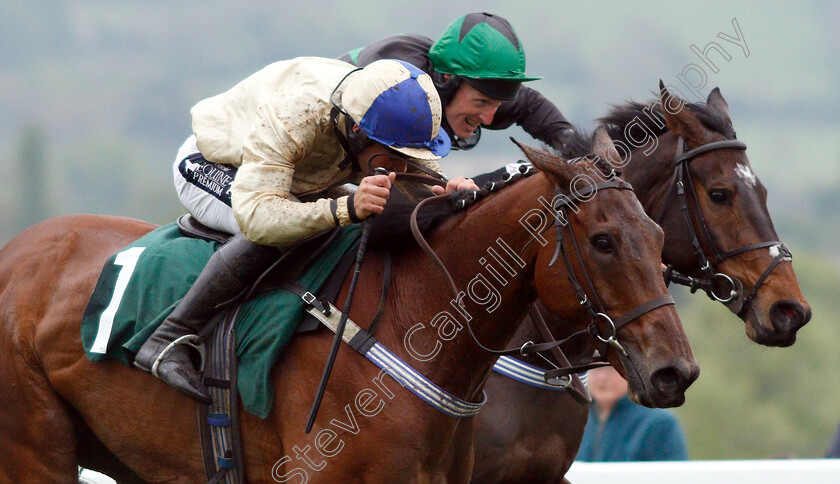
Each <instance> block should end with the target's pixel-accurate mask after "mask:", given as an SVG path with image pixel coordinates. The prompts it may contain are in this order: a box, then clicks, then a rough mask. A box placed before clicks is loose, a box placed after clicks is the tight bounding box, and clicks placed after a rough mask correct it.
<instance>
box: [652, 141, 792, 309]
mask: <svg viewBox="0 0 840 484" xmlns="http://www.w3.org/2000/svg"><path fill="white" fill-rule="evenodd" d="M724 149H734V150H746V149H747V145H746V144H745V143H744V142H743V141H738V140H723V141H714V142H711V143H707V144H704V145H701V146H699V147H697V148H694V149H693V150H688V151H686V150H685V139H683V137H681V136H680V137H678V138H677V151H676V155H675V156H674V165H675V169H674V175H673V177H672V178H671V183H670V185H669V186H668V191H667V194H666V198H665V201H664V202H663V203H662V206H661V207H660V209H659V213H658V215H657V218H656V223H657V224H659V225H662V220H663V218H664V217H665V210H666V209H667V207H668V202H669V201H670V199H671V198H672V195H675V196H676V198H677V202H678V203H679V207H680V211H681V212H682V214H683V219H684V220H685V224H686V226H687V227H688V232H689V235H690V237H691V246H692V249H693V250H694V254H695V256H696V257H697V261H698V263H699V265H700V270H701V271H702V272H704V273H705V274H706V277H700V278H695V277H689V276H685V275H682V274H679V273H677V272H676V271H674V270H673V269H672V268H671V266H668V267H667V268H666V269H665V274H664V276H665V282H666V284H667V283H670V282H674V283H676V284H680V285H684V286H688V287H690V288H691V292H695V291H696V290H697V289H702V290H704V291H705V292H706V294H708V295H709V297H710V298H712V299H714V300H716V301H719V302H721V303H723V304H725V305H726V306H727V307H729V309H730V311H732V312H733V313H735V314H737V315H738V316H739V317H741V318H743V317H744V315H745V313H746V312H747V311H748V310H749V308H750V305H751V304H752V302H753V300H754V299H755V297H756V296H757V295H758V291H759V289H760V288H761V286H762V285H763V284H764V282H765V281H766V279H767V277H768V276H770V273H771V272H773V269H775V268H776V266H778V265H779V264H780V263H781V262H783V261H785V260H787V261H790V260H791V259H792V254H791V252H790V249H788V247H787V246H786V245H785V244H784V243H783V242H781V241H778V240H771V241H766V242H758V243H755V244H749V245H745V246H742V247H738V248H736V249H732V250H729V251H725V252H721V251H720V250H719V249H718V247H717V245H716V244H715V241H714V239H713V238H712V235H711V232H710V231H709V227H708V224H707V223H706V220H705V218H704V217H703V212H702V210H700V201H699V199H698V197H697V192H696V191H695V189H694V184H693V183H692V178H691V170H690V167H689V165H690V162H691V160H692V159H694V158H696V157H698V156H700V155H702V154H704V153H708V152H711V151H717V150H724ZM686 187H688V189H687V190H686ZM675 188H676V190H674V189H675ZM686 191H688V193H689V196H690V197H691V199H692V202H693V204H694V207H695V216H696V217H697V221H698V223H699V225H700V230H701V231H702V232H701V233H702V236H703V237H705V239H706V240H707V241H708V244H709V246H710V247H711V249H712V258H713V260H714V261H712V260H710V258H709V257H708V256H707V254H706V252H705V251H704V250H703V246H702V245H701V244H700V239H699V238H698V236H697V233H696V232H695V230H694V225H693V224H692V221H691V214H690V213H689V209H688V200H687V196H686ZM768 247H778V248H779V254H778V255H776V256H775V257H774V258H773V261H772V262H770V264H769V265H768V267H767V268H766V269H765V270H764V272H763V273H762V274H761V276H760V277H759V278H758V281H756V283H755V285H754V286H753V288H752V290H750V291H749V293H747V294H746V295H745V294H744V285H743V283H742V282H741V281H740V280H739V279H738V278H736V277H734V276H730V275H727V274H725V273H723V272H718V271H717V270H716V269H715V266H717V265H718V264H720V263H722V262H723V261H725V260H727V259H729V258H731V257H734V256H736V255H740V254H743V253H745V252H750V251H753V250H758V249H764V248H768ZM716 281H721V282H722V283H724V284H728V285H729V289H730V290H729V294H728V295H727V294H725V293H724V295H719V294H718V293H717V292H716V291H715V282H716Z"/></svg>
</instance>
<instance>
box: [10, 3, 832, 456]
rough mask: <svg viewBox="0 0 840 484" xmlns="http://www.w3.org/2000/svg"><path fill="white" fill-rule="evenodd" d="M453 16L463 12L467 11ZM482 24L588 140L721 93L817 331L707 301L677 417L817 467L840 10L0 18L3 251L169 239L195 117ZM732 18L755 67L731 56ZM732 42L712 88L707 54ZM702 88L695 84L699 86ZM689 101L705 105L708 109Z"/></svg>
mask: <svg viewBox="0 0 840 484" xmlns="http://www.w3.org/2000/svg"><path fill="white" fill-rule="evenodd" d="M453 5H457V7H455V8H453ZM479 10H485V11H490V12H494V13H497V14H500V15H503V16H504V17H506V18H507V19H509V20H510V21H511V23H512V24H513V25H514V27H515V28H516V29H517V31H518V33H519V34H520V37H521V39H522V42H523V44H524V46H525V48H526V51H527V55H528V71H529V72H531V73H534V74H536V75H541V76H543V79H542V80H539V81H535V82H534V83H532V86H533V87H535V88H537V89H538V90H540V91H541V92H543V93H544V94H545V95H546V96H547V97H549V98H550V99H551V100H553V101H554V102H555V103H556V104H557V105H558V106H559V107H560V108H561V110H562V111H563V112H564V114H565V115H566V117H567V118H568V119H569V120H570V121H572V122H573V123H575V124H577V125H579V126H581V127H583V128H587V129H591V128H592V127H594V120H595V119H596V118H598V117H599V116H602V115H604V114H605V113H606V111H607V110H608V108H609V106H610V105H611V104H617V103H620V102H623V101H626V100H631V99H632V100H638V101H642V100H646V99H648V98H650V97H652V92H654V91H655V90H656V89H657V84H658V82H659V80H660V79H662V80H663V81H664V82H665V83H666V84H669V85H672V86H675V87H677V88H679V89H680V90H681V92H683V93H684V94H686V95H687V96H689V94H690V91H689V90H688V89H686V88H685V85H684V84H681V83H680V81H679V77H680V75H681V74H686V73H687V72H688V71H686V68H688V67H690V65H692V64H695V65H697V66H699V67H700V68H701V69H703V72H704V74H705V75H706V76H707V79H706V83H705V85H704V86H702V87H700V88H699V89H698V92H699V93H700V94H702V98H703V99H705V96H706V95H707V94H708V92H709V91H710V90H711V89H712V88H713V87H715V86H720V88H721V90H722V92H723V94H724V96H725V97H726V99H727V101H728V102H729V105H730V109H731V112H732V117H733V120H734V124H735V129H736V130H737V132H738V137H739V139H742V140H744V141H745V142H746V143H747V144H748V146H749V149H748V152H747V153H748V155H749V158H750V161H751V163H752V165H753V168H754V169H755V171H756V172H757V173H758V175H759V176H760V177H761V179H762V181H763V182H764V184H765V185H766V186H767V187H768V189H769V192H770V195H769V197H770V198H769V202H768V204H769V208H770V211H771V214H772V215H773V218H774V222H775V226H776V229H777V231H778V233H779V236H780V238H781V239H782V240H784V241H785V242H787V243H788V245H789V246H790V247H791V249H792V250H793V253H794V261H795V267H796V269H797V275H798V277H799V279H800V283H801V285H802V287H803V292H804V294H805V296H806V297H807V298H808V299H809V301H810V303H811V304H812V306H813V311H814V319H813V321H812V322H811V323H810V324H809V325H808V326H806V327H805V328H803V330H802V331H801V332H800V338H799V341H798V342H797V343H796V345H794V346H793V347H790V348H783V349H773V348H762V347H759V346H757V345H755V344H753V343H750V342H749V341H748V340H747V339H746V337H745V335H744V329H743V324H742V323H741V322H740V321H738V320H737V319H736V318H734V317H733V316H732V315H731V314H730V313H729V312H727V311H726V310H725V308H722V307H720V306H719V305H715V304H713V303H712V302H710V301H708V300H706V299H705V298H704V297H701V296H696V295H695V296H692V297H689V296H688V295H687V294H680V305H679V309H680V313H681V315H682V316H683V319H684V321H685V324H686V328H687V331H688V333H689V335H690V337H691V341H692V344H693V346H694V348H695V351H696V354H697V357H698V360H699V361H700V364H701V367H702V374H701V377H700V380H699V381H698V382H697V383H696V384H695V386H694V387H693V388H692V389H691V390H690V391H689V394H688V402H687V403H686V405H685V406H683V407H682V408H680V409H678V413H679V415H680V418H681V420H682V421H683V423H684V425H685V426H686V429H687V432H688V434H689V439H690V444H691V451H692V457H694V458H716V459H717V458H721V459H727V458H767V457H774V456H780V455H787V454H790V453H792V454H795V455H797V456H800V457H819V456H821V455H822V453H823V451H824V449H825V446H826V445H827V443H828V439H829V435H830V433H831V432H832V431H833V429H834V427H835V425H836V424H837V422H838V420H840V378H838V372H839V371H840V352H838V351H837V350H836V349H835V348H833V344H834V342H835V341H837V340H838V339H840V321H838V316H837V315H838V313H839V312H840V303H838V300H840V298H838V295H840V294H839V291H838V284H840V244H838V243H837V241H838V240H840V224H838V220H840V219H839V218H838V210H837V207H838V206H840V191H838V189H837V186H838V183H840V129H838V128H840V89H838V87H837V86H840V63H838V61H837V59H838V58H840V29H837V25H840V4H838V3H836V2H822V1H810V2H782V1H771V2H758V1H748V2H730V1H721V0H715V1H706V2H645V3H643V4H640V3H629V2H622V3H617V2H616V3H612V2H604V1H589V2H582V1H571V0H563V1H557V0H541V1H524V2H507V1H501V0H488V1H484V2H478V1H473V0H468V1H462V2H456V3H453V2H443V1H441V0H426V1H423V2H412V3H408V2H388V1H384V0H382V1H370V0H368V1H365V0H362V1H357V2H339V1H335V0H329V1H315V2H288V1H280V2H278V1H273V2H268V1H265V0H259V1H252V2H237V3H232V2H221V1H212V0H211V1H203V2H199V1H195V0H184V1H180V2H164V1H160V0H151V1H146V2H128V1H119V0H118V1H112V2H99V1H94V0H72V1H66V2H50V1H46V0H27V1H23V0H6V1H4V2H2V3H0V173H2V174H3V176H2V178H0V244H2V243H5V242H6V241H8V240H9V239H11V238H12V237H13V236H14V235H15V234H16V233H18V232H20V231H21V230H22V229H24V228H25V227H27V226H29V225H32V224H33V223H36V222H37V221H39V220H42V219H45V218H48V217H51V216H55V215H60V214H66V213H77V212H89V213H108V214H117V215H124V216H130V217H136V218H141V219H145V220H150V221H153V222H156V223H161V224H162V223H167V222H169V221H171V220H173V219H174V218H175V217H176V216H177V215H179V214H180V213H182V212H183V208H182V207H181V206H180V203H179V202H178V200H177V198H176V196H175V193H174V190H173V187H172V178H171V163H172V161H173V157H174V156H175V152H176V151H177V149H178V147H179V146H180V144H181V143H182V142H183V140H184V139H185V138H186V137H187V136H188V135H189V133H190V119H189V109H190V107H191V106H192V105H193V104H195V103H196V102H198V101H199V100H201V99H203V98H204V97H207V96H210V95H214V94H217V93H219V92H221V91H223V90H226V89H228V88H229V87H231V86H232V85H233V84H235V83H236V82H238V81H239V80H241V79H242V78H244V77H245V76H247V75H248V74H250V73H252V72H254V71H256V70H258V69H260V68H261V67H263V66H264V65H266V64H268V63H270V62H273V61H276V60H280V59H284V58H290V57H295V56H300V55H319V56H325V57H335V56H338V55H341V54H342V53H344V52H346V51H347V50H350V49H351V48H354V47H358V46H361V45H364V44H366V43H368V42H371V41H373V40H376V39H378V38H380V37H383V36H386V35H390V34H395V33H405V32H411V33H422V34H425V35H427V36H429V37H433V38H434V37H436V36H437V35H438V34H439V33H440V32H442V31H443V29H444V28H445V27H446V26H447V25H448V24H449V23H450V22H451V21H452V20H453V19H454V18H455V17H457V16H459V15H461V14H463V13H467V12H470V11H479ZM733 19H735V20H736V22H737V24H738V26H739V28H740V29H741V32H742V34H743V38H744V39H743V40H744V41H745V43H746V48H747V50H748V51H749V55H747V53H746V52H745V50H744V49H742V48H741V47H739V46H738V45H735V44H734V43H732V42H728V41H726V40H725V37H721V35H725V36H727V35H728V36H729V37H730V38H732V37H733V36H735V35H736V33H735V28H734V25H733ZM710 42H716V43H718V44H719V45H720V46H721V47H723V48H724V50H725V51H726V52H727V54H728V55H729V56H730V58H729V59H728V60H727V59H726V58H724V57H723V56H722V55H719V54H718V53H714V52H712V53H710V54H709V58H710V60H711V61H712V62H713V63H714V64H715V67H716V68H717V69H718V72H717V73H715V72H713V70H712V69H711V68H710V67H709V66H708V65H706V64H704V63H703V62H702V61H701V60H700V59H699V58H698V57H697V56H696V55H695V54H694V53H693V52H692V49H691V46H692V45H695V46H697V47H698V48H699V49H701V50H702V49H704V48H705V47H706V46H707V44H709V43H710ZM694 81H695V82H697V84H698V85H699V84H700V83H699V82H698V81H699V79H694ZM689 100H692V101H696V100H698V99H697V98H691V97H690V96H689ZM511 135H513V136H515V137H516V138H517V139H520V140H523V141H525V142H526V143H530V144H535V145H536V144H537V143H536V142H534V141H533V140H531V139H530V138H529V137H528V135H527V134H525V133H524V132H522V131H521V130H519V129H511V130H507V131H505V132H488V131H485V133H484V139H483V140H482V143H481V144H480V145H479V146H478V147H477V148H476V149H474V150H473V151H471V152H466V153H454V154H453V155H451V156H450V157H449V158H447V159H445V160H443V166H444V168H445V169H446V170H447V171H448V173H449V174H450V175H474V174H477V173H480V172H484V171H489V170H492V169H494V168H497V167H498V166H500V165H501V164H503V163H507V162H510V161H513V160H516V159H518V158H521V157H522V155H521V153H520V152H519V151H518V150H517V149H516V147H515V146H514V145H513V144H511V143H510V142H509V140H508V136H511Z"/></svg>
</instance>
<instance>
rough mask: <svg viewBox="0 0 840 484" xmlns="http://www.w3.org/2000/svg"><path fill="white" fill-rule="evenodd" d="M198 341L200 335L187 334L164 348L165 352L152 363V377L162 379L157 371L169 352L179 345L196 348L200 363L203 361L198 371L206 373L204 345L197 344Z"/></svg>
mask: <svg viewBox="0 0 840 484" xmlns="http://www.w3.org/2000/svg"><path fill="white" fill-rule="evenodd" d="M197 341H199V339H198V335H196V334H185V335H184V336H181V337H180V338H177V339H176V340H174V341H173V342H171V343H169V344H168V345H166V348H164V349H163V351H161V352H160V354H159V355H158V357H157V358H155V361H154V363H152V370H151V373H152V376H154V377H155V378H158V379H160V376H159V375H158V371H157V369H158V366H160V364H161V362H163V359H164V358H166V354H167V353H169V351H170V350H171V349H172V348H174V347H175V346H177V345H179V344H184V345H187V346H190V347H192V348H195V350H196V351H198V355H199V358H200V361H201V364H200V365H199V368H198V371H199V372H203V371H204V360H205V352H204V343H196V342H197Z"/></svg>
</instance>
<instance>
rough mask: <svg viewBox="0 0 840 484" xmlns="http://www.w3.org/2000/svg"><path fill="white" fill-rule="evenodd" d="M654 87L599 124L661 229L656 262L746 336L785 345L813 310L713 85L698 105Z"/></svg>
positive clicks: (744, 150)
mask: <svg viewBox="0 0 840 484" xmlns="http://www.w3.org/2000/svg"><path fill="white" fill-rule="evenodd" d="M660 92H661V96H660V98H659V99H658V100H655V101H654V102H653V103H651V105H648V106H643V105H641V104H638V103H628V104H626V105H623V106H618V107H616V108H615V109H613V110H612V112H611V113H610V114H609V115H608V116H606V117H604V118H602V121H603V122H605V123H606V124H608V125H610V133H611V134H612V135H613V136H614V137H616V139H619V138H620V139H621V144H622V145H623V147H624V148H625V149H626V152H627V154H629V160H628V159H627V157H626V156H625V164H626V166H625V167H624V170H623V173H624V177H625V178H626V179H627V180H628V181H630V182H631V183H633V185H634V186H635V187H636V190H637V193H638V194H639V198H640V200H641V201H642V204H643V205H644V206H645V209H646V210H647V212H648V213H649V214H651V216H652V217H654V220H656V221H657V222H658V223H659V224H660V225H661V226H662V228H663V230H664V231H665V249H664V252H663V257H662V258H663V260H664V261H665V263H667V264H670V265H672V266H673V267H674V269H676V270H677V271H679V272H680V273H683V274H687V275H689V276H691V277H692V278H694V280H695V282H696V283H698V286H699V287H701V288H703V289H706V290H707V292H708V294H709V295H710V297H712V298H713V299H716V300H718V301H721V302H723V303H724V304H726V305H727V307H728V308H729V309H730V310H731V311H732V312H733V313H735V314H737V315H738V316H739V317H740V318H741V319H743V320H744V322H745V323H746V332H747V335H748V336H749V338H750V339H752V340H753V341H755V342H757V343H760V344H764V345H769V346H788V345H791V344H793V343H794V341H796V332H797V330H798V329H799V328H801V327H802V326H803V325H804V324H805V323H807V322H808V320H810V318H811V308H810V306H809V305H808V303H807V302H806V301H805V299H804V298H803V296H802V294H801V292H800V289H799V285H798V283H797V281H796V275H795V274H794V271H793V266H792V265H791V254H790V252H789V250H788V248H787V247H786V246H785V245H784V244H783V243H782V242H780V241H779V240H778V239H779V237H778V235H777V234H776V231H775V229H774V228H773V222H772V220H771V219H770V215H769V213H768V211H767V203H766V202H767V189H766V188H765V187H764V185H763V184H762V183H761V180H759V179H758V177H757V176H756V174H755V172H754V171H753V168H752V166H751V165H750V162H749V159H748V158H747V154H746V145H745V144H744V143H743V142H741V141H739V140H737V139H736V137H735V130H734V129H733V127H732V120H731V118H730V113H729V106H728V105H727V103H726V100H725V99H724V98H723V95H721V93H720V90H719V89H717V88H715V89H713V90H712V92H711V93H710V94H709V96H708V99H707V101H706V103H705V104H693V103H686V102H685V101H683V100H682V99H680V98H678V97H676V96H674V95H672V94H671V93H670V92H669V91H668V89H666V88H665V87H664V85H663V84H662V82H661V81H660ZM704 286H705V287H704Z"/></svg>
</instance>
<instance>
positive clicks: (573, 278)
mask: <svg viewBox="0 0 840 484" xmlns="http://www.w3.org/2000/svg"><path fill="white" fill-rule="evenodd" d="M574 161H576V160H571V161H570V162H569V163H573V162H574ZM605 189H617V190H630V191H633V187H632V186H631V185H630V184H629V183H627V182H625V181H623V180H620V179H617V178H613V179H610V180H606V181H603V182H600V183H597V184H595V185H591V186H589V187H587V189H585V190H581V191H578V192H576V197H577V198H579V199H584V200H585V199H587V197H589V196H590V195H591V194H593V193H597V191H598V190H605ZM557 194H558V195H559V194H560V191H559V189H558V190H557ZM556 199H557V200H558V201H557V202H556V203H555V205H554V210H555V211H556V214H555V219H554V227H555V233H556V240H555V246H554V247H555V248H554V255H553V256H552V258H551V261H550V262H549V263H548V266H549V267H551V266H552V265H554V263H555V262H557V259H558V257H559V256H562V259H563V264H564V265H565V267H566V273H567V274H568V278H569V282H570V283H571V285H572V288H573V289H574V291H575V295H576V296H577V298H578V301H579V302H580V305H581V306H583V308H584V309H585V310H586V312H587V313H588V314H589V317H590V318H591V321H592V322H591V323H590V324H589V326H588V327H587V328H586V330H584V332H585V333H587V334H588V335H590V336H592V337H595V338H597V339H598V340H600V341H601V343H602V345H601V348H599V354H600V355H601V359H596V360H592V361H590V362H588V363H584V364H581V365H575V366H572V367H569V368H563V369H557V370H550V371H548V372H546V374H545V378H546V379H547V380H548V379H551V378H556V377H561V376H566V375H568V374H570V373H572V372H578V371H582V370H588V369H591V368H596V367H599V366H604V365H605V364H606V363H604V362H605V361H606V359H605V358H604V357H605V356H606V348H607V346H612V347H613V348H615V349H616V350H617V351H619V352H620V353H621V354H622V355H624V356H625V357H626V358H628V359H629V358H630V355H628V354H627V351H626V350H625V349H624V347H623V346H622V345H621V343H619V341H618V339H617V337H616V334H617V333H618V330H619V329H621V328H622V327H624V326H625V325H626V324H628V323H630V322H631V321H633V320H635V319H636V318H639V317H641V316H642V315H644V314H647V313H649V312H651V311H653V310H654V309H657V308H660V307H662V306H667V305H673V304H674V299H673V298H672V297H671V296H670V295H669V294H666V295H663V296H658V297H655V298H653V299H651V300H649V301H647V302H645V303H642V304H639V305H638V306H636V307H634V308H633V309H630V310H629V311H627V312H625V313H624V314H622V315H620V316H618V317H617V318H615V319H613V318H611V317H610V316H609V315H607V312H606V310H605V309H604V304H603V303H602V302H601V300H600V298H599V297H598V292H597V291H596V290H595V286H594V284H593V283H592V278H591V277H590V275H589V272H588V271H587V270H586V266H585V265H584V263H583V258H582V256H581V254H582V252H581V250H580V246H579V245H578V242H577V238H576V237H575V233H574V231H573V230H572V227H571V225H570V224H568V223H564V222H563V221H565V220H568V218H567V215H568V207H569V205H570V204H571V203H572V201H571V200H570V199H569V198H567V197H563V196H559V197H556ZM566 225H569V227H568V230H569V236H568V237H569V240H570V241H571V246H572V248H573V249H574V254H575V257H576V259H577V261H578V265H579V267H580V270H581V276H582V279H583V281H584V282H585V283H586V288H588V289H589V294H591V297H590V296H588V295H587V291H586V288H584V286H583V285H582V284H581V283H580V280H579V279H578V277H577V275H576V273H575V268H574V266H573V265H572V261H571V258H570V257H569V251H568V250H567V248H566V244H565V237H564V235H563V232H564V227H565V226H566ZM598 321H604V322H606V324H607V326H606V327H607V328H608V329H607V335H606V337H605V336H604V333H603V332H602V331H601V329H600V327H599V326H598V324H597V323H598ZM578 334H581V332H578V333H574V334H572V335H571V336H569V338H566V340H568V339H570V338H573V337H575V336H577V335H578ZM566 340H564V341H566Z"/></svg>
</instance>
